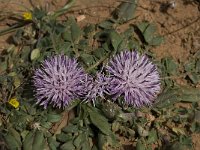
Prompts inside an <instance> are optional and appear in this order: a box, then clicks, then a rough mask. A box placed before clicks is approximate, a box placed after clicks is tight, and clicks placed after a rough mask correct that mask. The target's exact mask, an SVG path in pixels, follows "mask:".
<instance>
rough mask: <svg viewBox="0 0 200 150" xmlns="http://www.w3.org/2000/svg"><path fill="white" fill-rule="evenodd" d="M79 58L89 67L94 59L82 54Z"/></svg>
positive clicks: (91, 56)
mask: <svg viewBox="0 0 200 150" xmlns="http://www.w3.org/2000/svg"><path fill="white" fill-rule="evenodd" d="M80 58H81V60H82V61H83V62H84V63H85V64H86V65H87V66H91V65H92V64H94V63H95V59H94V56H93V55H90V54H86V53H83V54H81V56H80Z"/></svg>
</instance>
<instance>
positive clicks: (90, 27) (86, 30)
mask: <svg viewBox="0 0 200 150" xmlns="http://www.w3.org/2000/svg"><path fill="white" fill-rule="evenodd" d="M83 31H84V33H85V36H87V37H88V36H89V35H91V34H93V33H94V32H95V25H94V24H89V25H88V26H86V27H85V28H84V30H83Z"/></svg>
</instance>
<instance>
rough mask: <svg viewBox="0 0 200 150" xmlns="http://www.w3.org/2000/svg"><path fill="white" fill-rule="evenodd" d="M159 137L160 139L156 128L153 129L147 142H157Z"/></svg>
mask: <svg viewBox="0 0 200 150" xmlns="http://www.w3.org/2000/svg"><path fill="white" fill-rule="evenodd" d="M157 139H158V136H157V132H156V130H155V129H152V130H151V131H150V132H149V136H148V140H147V143H148V144H151V143H155V142H156V141H157Z"/></svg>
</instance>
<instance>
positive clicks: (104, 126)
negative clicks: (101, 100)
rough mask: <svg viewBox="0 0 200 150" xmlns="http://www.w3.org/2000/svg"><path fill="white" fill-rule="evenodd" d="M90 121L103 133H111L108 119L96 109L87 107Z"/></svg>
mask: <svg viewBox="0 0 200 150" xmlns="http://www.w3.org/2000/svg"><path fill="white" fill-rule="evenodd" d="M88 112H89V115H90V119H91V122H92V123H93V124H94V125H95V126H96V127H97V128H98V129H99V130H100V131H101V132H103V133H104V134H106V135H109V134H110V133H111V127H110V124H109V123H108V120H107V119H106V118H105V117H104V116H103V115H102V114H101V113H100V112H98V111H97V109H96V108H94V107H88Z"/></svg>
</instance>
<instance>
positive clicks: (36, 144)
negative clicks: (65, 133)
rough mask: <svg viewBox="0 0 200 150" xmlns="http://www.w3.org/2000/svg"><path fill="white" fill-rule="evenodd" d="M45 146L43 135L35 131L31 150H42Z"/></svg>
mask: <svg viewBox="0 0 200 150" xmlns="http://www.w3.org/2000/svg"><path fill="white" fill-rule="evenodd" d="M44 146H45V139H44V134H43V132H42V131H39V130H37V131H36V132H35V135H34V140H33V150H43V149H44Z"/></svg>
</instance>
